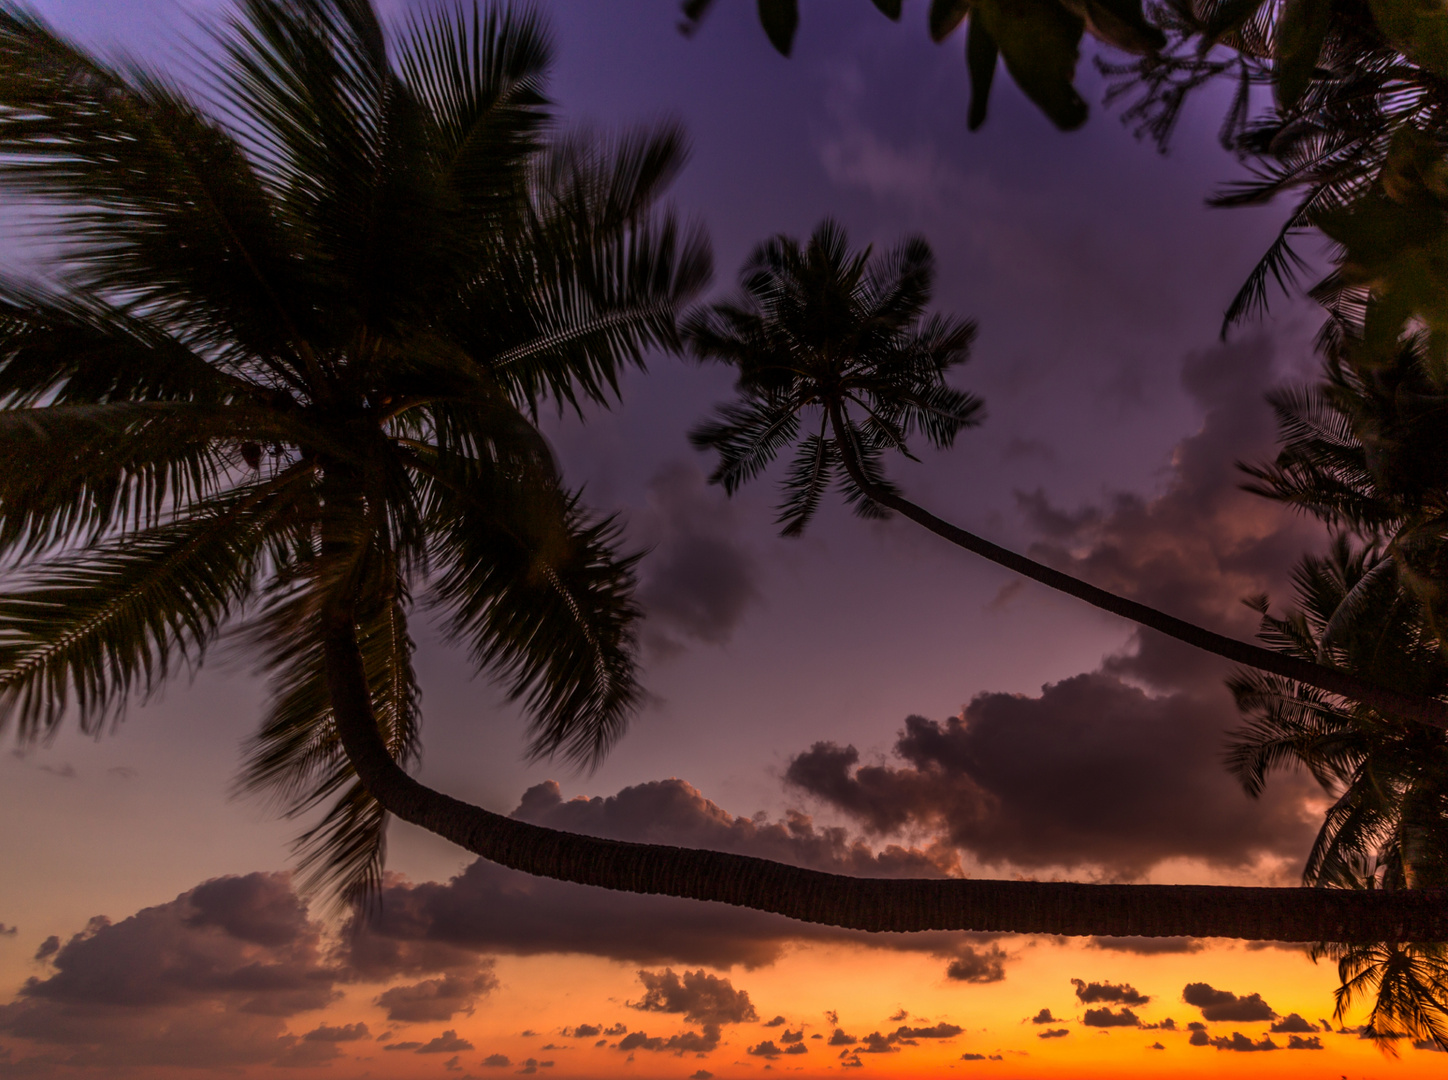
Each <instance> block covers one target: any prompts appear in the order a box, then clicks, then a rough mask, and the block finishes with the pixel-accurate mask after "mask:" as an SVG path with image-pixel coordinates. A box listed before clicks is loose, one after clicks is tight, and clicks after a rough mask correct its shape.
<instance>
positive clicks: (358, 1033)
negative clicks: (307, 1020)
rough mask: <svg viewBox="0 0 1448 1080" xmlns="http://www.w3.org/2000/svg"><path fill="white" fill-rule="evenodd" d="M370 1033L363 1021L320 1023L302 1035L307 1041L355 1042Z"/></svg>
mask: <svg viewBox="0 0 1448 1080" xmlns="http://www.w3.org/2000/svg"><path fill="white" fill-rule="evenodd" d="M371 1034H372V1033H371V1032H370V1031H368V1030H367V1025H366V1024H363V1023H360V1022H359V1023H356V1024H343V1025H341V1026H340V1027H334V1026H332V1025H331V1024H321V1025H319V1026H318V1027H315V1028H313V1029H312V1030H311V1031H309V1032H307V1033H306V1034H305V1035H303V1036H302V1038H303V1039H305V1040H307V1041H308V1042H332V1043H340V1042H356V1041H357V1040H358V1039H365V1038H368V1037H369V1036H370V1035H371Z"/></svg>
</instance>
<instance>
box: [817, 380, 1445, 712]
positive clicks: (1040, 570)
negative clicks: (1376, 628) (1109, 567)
mask: <svg viewBox="0 0 1448 1080" xmlns="http://www.w3.org/2000/svg"><path fill="white" fill-rule="evenodd" d="M829 411H830V424H831V426H832V428H833V429H834V433H835V438H836V440H837V441H838V442H839V445H840V449H841V453H840V457H841V460H842V461H843V464H844V466H845V471H846V472H847V473H849V475H850V479H851V480H853V481H854V482H855V484H856V486H858V487H859V489H860V490H861V491H863V492H864V493H865V494H866V495H868V496H869V497H870V498H871V499H873V500H874V501H875V502H877V503H879V504H880V505H881V506H883V507H886V508H887V509H890V510H894V511H895V512H896V513H898V514H900V515H901V516H903V517H907V518H909V519H910V520H911V521H913V522H915V523H916V524H917V525H923V526H924V527H925V528H927V529H929V530H930V531H931V532H933V533H934V534H935V535H936V536H939V537H940V538H941V539H943V540H948V541H950V543H952V544H955V545H956V546H957V547H962V548H964V549H965V550H966V551H970V552H974V553H975V554H977V555H982V556H984V557H985V558H987V559H989V560H990V561H991V562H993V563H996V564H997V565H999V566H1004V567H1005V568H1006V569H1007V570H1013V571H1015V572H1016V573H1018V574H1021V575H1023V576H1025V577H1028V578H1030V579H1031V580H1032V581H1038V582H1040V583H1041V584H1042V585H1046V586H1049V587H1050V588H1052V589H1056V590H1057V591H1058V592H1063V593H1066V594H1067V595H1068V596H1074V597H1076V598H1077V599H1078V600H1084V601H1086V603H1088V604H1091V605H1092V606H1094V607H1098V608H1100V609H1101V610H1102V611H1109V612H1111V613H1112V614H1113V615H1120V616H1121V617H1122V618H1124V619H1130V620H1132V621H1133V622H1135V623H1138V624H1140V625H1141V626H1145V627H1148V628H1149V629H1152V630H1156V631H1157V632H1159V633H1162V634H1165V635H1167V636H1168V637H1171V638H1175V639H1176V640H1177V641H1180V642H1184V643H1185V644H1187V645H1191V646H1192V647H1194V648H1197V649H1201V650H1203V651H1204V652H1209V653H1213V654H1215V655H1217V656H1221V657H1223V658H1225V659H1227V660H1231V661H1233V662H1234V663H1238V664H1242V665H1244V666H1246V667H1251V668H1256V669H1257V670H1259V671H1267V672H1270V673H1272V674H1273V675H1280V676H1282V677H1283V678H1285V679H1293V680H1295V681H1297V682H1300V683H1305V684H1306V685H1308V686H1314V687H1316V688H1317V689H1319V690H1325V691H1327V692H1328V693H1330V694H1337V695H1340V696H1341V697H1345V698H1351V699H1352V700H1354V701H1360V702H1362V703H1363V704H1364V705H1368V706H1370V707H1372V708H1374V709H1378V710H1380V711H1382V712H1385V713H1391V714H1393V715H1396V716H1402V717H1406V718H1408V719H1411V720H1416V721H1418V722H1420V723H1424V724H1429V725H1432V726H1433V727H1439V728H1448V705H1445V704H1444V703H1443V702H1441V701H1438V700H1437V699H1435V698H1425V697H1418V696H1416V695H1413V694H1404V693H1401V692H1399V691H1397V690H1391V689H1389V688H1387V687H1385V686H1379V685H1377V684H1376V683H1372V682H1369V681H1368V680H1366V679H1362V678H1359V677H1358V676H1356V675H1353V674H1351V673H1349V672H1346V671H1342V670H1339V669H1338V668H1330V667H1325V666H1324V665H1322V664H1314V663H1312V662H1311V661H1309V660H1303V659H1301V658H1300V657H1296V656H1290V655H1288V654H1286V653H1280V652H1276V651H1274V650H1272V649H1264V648H1262V647H1261V646H1260V645H1251V644H1248V643H1247V642H1245V641H1238V640H1237V639H1236V638H1230V637H1227V636H1226V635H1224V634H1218V633H1215V632H1214V631H1211V630H1207V629H1204V628H1203V627H1200V626H1197V625H1196V624H1195V623H1189V622H1187V621H1186V620H1185V619H1179V618H1177V617H1176V616H1174V615H1168V614H1167V613H1166V612H1164V611H1158V610H1157V609H1156V608H1154V607H1150V606H1148V605H1146V604H1142V603H1138V602H1137V601H1135V600H1128V599H1127V598H1126V597H1124V596H1118V595H1116V594H1115V593H1113V592H1108V591H1107V590H1106V589H1102V588H1099V587H1097V586H1095V585H1091V584H1089V583H1088V582H1085V581H1082V580H1080V579H1079V578H1075V577H1072V576H1071V575H1070V574H1067V573H1063V572H1062V571H1060V570H1056V569H1054V568H1053V567H1050V566H1046V565H1045V564H1043V563H1038V562H1036V561H1035V560H1034V559H1029V558H1027V557H1026V556H1024V555H1021V554H1018V553H1017V552H1014V551H1011V550H1009V549H1008V548H1003V547H1001V546H1000V545H999V544H993V543H991V542H990V541H989V540H986V539H984V538H983V537H980V536H976V535H975V534H974V533H971V532H966V531H965V530H964V529H962V528H960V527H959V526H956V525H952V524H951V523H950V522H948V521H943V520H941V519H940V518H938V517H936V516H935V515H934V514H932V513H930V511H928V510H926V509H924V508H923V507H920V506H917V505H916V504H915V503H913V502H911V501H910V500H909V499H906V498H903V497H902V496H900V495H897V494H896V493H894V492H892V491H889V490H888V489H886V488H883V487H881V486H880V485H879V484H877V483H875V482H874V481H872V480H871V479H870V477H869V476H868V475H867V474H866V473H865V471H864V469H862V468H861V467H860V459H859V456H858V453H857V451H856V447H855V444H854V441H853V430H854V429H852V428H850V427H849V425H847V424H846V423H845V422H844V415H843V412H842V410H841V409H840V407H839V406H838V405H831V406H830V409H829Z"/></svg>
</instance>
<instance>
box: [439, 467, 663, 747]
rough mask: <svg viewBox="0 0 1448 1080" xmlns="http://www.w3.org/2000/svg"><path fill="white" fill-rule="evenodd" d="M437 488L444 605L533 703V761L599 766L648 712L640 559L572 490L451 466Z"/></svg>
mask: <svg viewBox="0 0 1448 1080" xmlns="http://www.w3.org/2000/svg"><path fill="white" fill-rule="evenodd" d="M432 478H433V481H434V483H433V497H434V511H433V518H432V521H433V528H434V534H435V535H436V537H437V541H436V544H435V554H434V559H435V564H436V566H437V568H438V570H439V574H438V576H437V579H436V580H435V582H434V583H433V597H434V602H435V603H437V604H438V605H439V606H440V607H441V608H442V609H443V610H444V611H446V612H447V627H448V631H449V633H450V635H451V636H452V637H453V638H454V639H455V640H459V641H463V642H466V643H467V644H468V646H469V647H470V649H471V651H472V655H473V658H474V660H475V662H476V663H477V664H478V665H479V666H480V667H485V668H488V669H489V670H491V671H492V672H494V673H495V675H496V676H497V677H498V678H500V679H502V680H503V681H504V682H505V683H506V684H507V685H508V687H509V691H510V694H511V696H512V697H513V698H515V699H518V700H521V701H522V702H523V704H524V706H525V708H526V709H527V710H528V712H529V714H530V716H531V717H532V725H531V732H532V741H531V743H530V753H532V754H533V755H535V756H546V755H551V754H555V753H561V754H563V755H564V756H565V757H567V758H570V759H573V760H575V761H579V762H582V763H586V764H591V763H596V762H597V761H598V760H600V759H601V758H602V756H603V755H604V754H605V753H606V752H607V750H608V748H609V747H610V746H611V745H612V744H613V743H614V742H615V741H617V739H618V738H619V737H620V736H621V735H622V734H623V731H624V728H625V727H626V726H627V723H628V720H629V719H630V717H631V716H632V713H633V710H634V709H635V707H636V706H637V704H638V701H639V696H640V690H639V686H638V682H637V675H636V661H635V651H636V646H635V631H634V626H635V624H636V622H637V620H638V618H639V617H640V611H639V609H638V607H637V606H636V604H635V603H634V600H633V591H634V571H633V568H634V565H635V564H636V563H637V561H638V558H639V556H637V555H622V554H620V553H619V551H618V543H619V540H620V538H621V530H620V528H619V526H618V525H617V523H616V522H614V521H613V520H612V519H610V518H604V519H599V520H595V519H591V518H590V517H589V516H588V515H587V514H586V513H585V512H584V510H583V509H582V508H581V506H580V505H579V503H578V500H577V497H576V496H572V495H568V494H566V493H564V492H563V491H561V490H557V489H555V490H552V491H550V490H548V489H546V488H543V487H541V486H539V485H536V484H535V485H529V486H528V487H526V488H525V487H523V486H522V485H518V484H517V483H515V482H514V481H513V479H512V478H511V477H509V476H507V475H506V474H501V473H499V472H497V471H493V470H487V469H479V468H477V467H476V466H475V465H464V464H463V463H461V462H457V461H450V460H446V459H439V460H437V461H436V462H435V463H434V464H433V466H432Z"/></svg>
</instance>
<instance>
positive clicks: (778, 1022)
mask: <svg viewBox="0 0 1448 1080" xmlns="http://www.w3.org/2000/svg"><path fill="white" fill-rule="evenodd" d="M783 1026H784V1017H783V1016H776V1017H775V1018H774V1019H773V1020H766V1021H764V1023H763V1024H761V1025H760V1027H767V1028H772V1027H783Z"/></svg>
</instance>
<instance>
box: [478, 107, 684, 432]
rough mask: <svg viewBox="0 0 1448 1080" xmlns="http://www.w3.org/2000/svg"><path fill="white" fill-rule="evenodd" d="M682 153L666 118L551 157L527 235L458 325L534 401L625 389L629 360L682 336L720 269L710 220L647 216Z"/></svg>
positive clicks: (578, 402)
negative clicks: (690, 312) (681, 320)
mask: <svg viewBox="0 0 1448 1080" xmlns="http://www.w3.org/2000/svg"><path fill="white" fill-rule="evenodd" d="M683 159H684V149H683V142H682V137H681V136H680V135H679V133H678V132H677V130H675V129H669V128H665V129H662V130H659V131H653V132H640V133H636V134H634V135H631V136H628V137H626V138H623V139H621V140H619V141H618V142H617V143H616V144H614V145H613V146H607V145H604V144H602V143H600V142H599V141H597V140H593V141H590V142H584V141H582V140H579V141H576V142H575V143H573V144H571V145H570V146H569V147H568V148H567V149H566V150H564V151H560V153H559V154H558V155H556V156H555V157H554V158H552V159H550V160H549V161H548V162H546V163H545V164H544V165H543V166H542V168H541V175H540V176H539V177H538V179H537V184H536V191H535V195H534V198H533V206H532V208H531V210H530V211H529V214H528V216H527V218H526V219H525V220H523V221H522V222H520V223H519V231H520V232H521V233H522V235H521V236H520V237H519V238H518V242H516V243H515V244H513V245H510V247H509V249H508V250H506V251H499V252H498V253H497V257H496V258H495V260H494V262H493V268H492V272H491V273H490V274H488V275H487V276H485V277H482V278H480V279H479V280H478V281H477V282H476V283H475V284H474V285H472V286H471V287H469V288H468V289H467V290H466V291H465V292H464V294H463V295H462V297H461V299H460V301H459V305H458V308H457V310H456V312H455V313H454V314H453V315H452V316H451V321H452V323H453V327H454V332H455V333H456V334H457V335H458V337H459V339H460V340H462V341H463V342H465V344H466V347H467V348H468V350H469V351H470V352H471V353H472V354H473V355H474V356H475V357H477V358H478V359H479V361H480V362H482V363H484V364H486V365H487V366H488V368H489V370H490V371H491V372H492V373H493V375H494V376H495V377H496V378H497V379H498V380H499V381H500V382H501V383H502V384H503V385H504V386H506V387H508V388H509V390H510V392H511V393H512V394H513V396H514V399H515V400H517V401H518V402H520V403H521V404H526V405H527V406H528V407H529V408H531V409H536V407H537V405H538V404H539V403H540V402H541V401H543V400H544V399H545V398H552V399H553V401H554V402H556V403H557V405H558V407H559V408H560V409H561V408H563V407H565V406H567V407H572V408H574V409H581V407H582V405H583V403H584V402H598V403H603V402H607V401H609V400H611V399H612V398H614V397H616V396H617V393H618V380H619V377H620V375H621V374H622V372H623V370H624V368H625V366H626V365H633V366H640V367H641V366H642V365H643V363H644V358H645V354H646V353H647V351H648V350H649V349H652V348H665V349H672V348H676V347H677V345H678V336H677V329H676V320H677V318H678V316H679V313H680V312H681V311H682V310H683V308H684V306H685V305H686V304H687V303H688V302H689V301H690V300H691V299H693V297H694V296H696V295H697V294H698V292H699V291H700V290H701V289H703V287H704V286H705V285H706V284H707V283H708V280H709V278H710V276H711V274H712V272H713V270H712V256H711V255H710V251H709V246H708V242H707V240H706V239H705V237H704V234H703V232H702V231H701V230H699V229H697V228H692V227H686V226H684V225H682V224H680V223H679V222H678V221H677V220H675V218H674V217H673V216H672V215H670V214H664V215H658V216H657V217H656V218H655V219H652V220H644V219H643V218H642V217H641V214H642V212H643V210H644V209H645V208H647V207H648V206H649V205H650V203H651V201H652V200H653V199H654V198H656V196H657V193H658V191H659V189H660V188H661V186H662V185H664V184H666V183H667V182H668V181H669V180H670V179H671V178H672V176H673V175H674V173H675V172H676V171H677V169H678V168H679V167H680V166H681V164H682V162H683Z"/></svg>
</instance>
